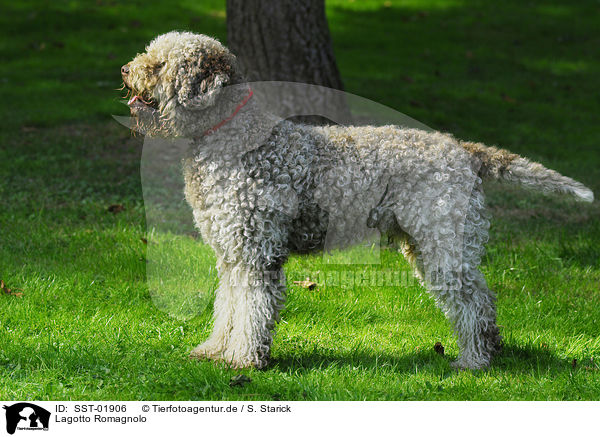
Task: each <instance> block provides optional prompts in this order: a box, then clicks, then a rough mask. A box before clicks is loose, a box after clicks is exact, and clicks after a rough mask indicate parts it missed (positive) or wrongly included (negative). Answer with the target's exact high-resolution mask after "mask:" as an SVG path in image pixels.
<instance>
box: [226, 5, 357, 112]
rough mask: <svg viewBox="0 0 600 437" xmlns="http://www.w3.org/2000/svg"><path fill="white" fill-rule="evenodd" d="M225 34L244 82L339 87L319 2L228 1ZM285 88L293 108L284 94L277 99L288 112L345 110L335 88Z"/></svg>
mask: <svg viewBox="0 0 600 437" xmlns="http://www.w3.org/2000/svg"><path fill="white" fill-rule="evenodd" d="M227 34H228V46H229V48H230V49H231V51H232V52H233V53H234V54H235V55H236V56H237V58H238V63H239V65H240V67H241V69H242V72H243V73H244V74H245V76H246V78H247V80H248V81H251V82H252V81H285V82H301V83H305V84H313V85H321V86H324V87H328V88H333V89H335V90H343V85H342V81H341V79H340V73H339V70H338V68H337V64H336V61H335V56H334V54H333V48H332V44H331V36H330V34H329V27H328V25H327V19H326V17H325V4H324V0H227ZM290 89H291V90H295V91H296V94H297V98H292V101H293V106H294V108H293V109H291V108H290V107H289V95H286V99H281V102H283V101H284V100H285V101H286V102H288V103H281V105H288V108H287V110H288V112H295V114H296V115H300V114H303V115H307V114H321V115H323V113H325V114H337V113H344V112H346V114H347V113H348V111H347V109H346V103H345V99H344V98H343V94H342V93H340V92H331V93H329V92H326V91H323V90H322V89H319V90H314V89H311V88H308V87H304V89H303V88H302V87H293V86H292V87H288V88H287V89H286V94H289V93H290ZM306 90H308V91H309V92H307V93H305V92H306ZM270 91H271V90H270ZM292 94H293V92H292ZM315 109H316V110H315ZM304 121H307V120H306V119H305V120H304ZM311 121H312V122H314V121H315V120H314V119H312V120H311ZM335 121H338V120H335Z"/></svg>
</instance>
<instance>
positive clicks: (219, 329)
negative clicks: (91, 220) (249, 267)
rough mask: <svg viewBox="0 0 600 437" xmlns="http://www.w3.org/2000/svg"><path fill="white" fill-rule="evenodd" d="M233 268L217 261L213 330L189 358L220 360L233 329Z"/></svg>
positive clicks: (234, 298)
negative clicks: (217, 277) (217, 283)
mask: <svg viewBox="0 0 600 437" xmlns="http://www.w3.org/2000/svg"><path fill="white" fill-rule="evenodd" d="M233 270H234V269H233V266H232V265H230V264H227V263H224V262H222V261H221V260H218V261H217V271H218V272H219V286H218V287H217V289H216V291H215V303H214V314H213V330H212V333H211V334H210V336H209V337H208V339H207V340H206V341H205V342H204V343H202V344H200V345H199V346H197V347H196V348H195V349H194V350H192V352H191V353H190V357H191V358H197V359H213V360H220V359H221V358H222V356H223V353H224V351H225V349H227V343H228V342H229V337H230V336H231V331H232V329H233V313H234V308H235V300H236V296H235V295H234V290H235V288H234V287H232V286H231V285H232V283H233V281H234V279H232V274H233V273H234V272H233Z"/></svg>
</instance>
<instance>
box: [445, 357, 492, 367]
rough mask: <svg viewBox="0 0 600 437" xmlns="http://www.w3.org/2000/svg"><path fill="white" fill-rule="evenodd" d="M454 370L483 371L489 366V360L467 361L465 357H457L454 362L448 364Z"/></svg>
mask: <svg viewBox="0 0 600 437" xmlns="http://www.w3.org/2000/svg"><path fill="white" fill-rule="evenodd" d="M450 365H451V366H452V367H454V368H455V369H456V370H466V369H470V370H479V369H485V368H486V367H488V366H489V360H485V359H468V358H465V357H459V358H458V359H457V360H456V361H452V362H451V363H450Z"/></svg>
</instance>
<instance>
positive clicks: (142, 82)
mask: <svg viewBox="0 0 600 437" xmlns="http://www.w3.org/2000/svg"><path fill="white" fill-rule="evenodd" d="M121 74H122V76H123V80H124V83H125V86H126V87H127V88H128V90H129V91H130V93H131V95H132V97H131V99H130V100H129V103H128V104H129V106H130V109H131V113H132V116H133V117H134V118H135V119H136V120H137V122H138V126H142V128H143V130H144V132H146V133H147V134H148V135H153V136H175V137H181V138H188V139H190V142H191V143H192V145H193V153H192V154H191V155H190V156H189V157H188V158H187V159H186V160H185V161H184V171H183V172H184V177H185V184H186V188H185V195H186V199H187V201H188V203H189V204H190V205H191V207H192V209H193V215H194V221H195V224H196V226H197V227H198V229H199V230H200V232H201V235H202V238H203V240H204V241H205V242H206V243H208V244H209V245H210V246H211V247H212V248H213V250H214V251H215V254H216V257H217V270H218V273H219V287H218V289H217V291H216V297H215V304H214V328H213V332H212V334H211V335H210V337H209V338H208V340H206V341H205V342H204V343H203V344H201V345H199V346H198V347H196V348H195V349H194V350H193V351H192V352H191V356H192V357H196V358H209V359H214V360H222V361H225V362H227V363H229V364H231V365H232V366H234V367H248V366H255V367H258V368H261V367H264V366H265V365H266V364H267V361H268V358H269V352H270V347H271V342H272V335H273V330H274V327H275V323H276V321H277V320H278V317H279V312H280V311H281V309H282V307H283V303H284V298H285V280H284V275H283V265H284V263H285V262H286V260H287V258H288V256H289V254H290V253H293V252H309V251H313V250H320V249H323V248H324V247H328V246H329V243H328V242H327V241H329V240H331V241H333V243H332V244H333V246H344V245H347V244H349V243H352V242H356V241H359V240H360V238H362V237H363V236H364V235H363V234H361V232H359V231H355V230H356V229H364V228H368V227H370V228H377V229H378V230H379V231H381V232H385V233H387V234H392V235H393V236H395V237H397V239H398V240H399V241H400V246H401V249H402V252H403V253H404V255H405V256H406V257H407V259H408V260H409V262H410V263H411V265H412V266H413V268H414V270H415V273H416V275H417V276H418V277H419V279H420V280H421V281H422V283H423V284H424V286H426V287H427V289H428V291H429V292H430V293H431V294H432V295H433V296H434V298H435V300H436V302H437V304H438V306H439V307H440V308H441V309H442V310H443V311H444V312H445V314H446V316H447V317H448V319H449V320H450V321H451V323H452V324H453V326H454V329H455V332H456V334H457V336H458V343H459V348H460V353H459V357H458V359H457V361H456V362H455V363H454V364H455V365H456V366H457V367H461V368H481V367H484V366H487V365H488V364H489V363H490V360H491V358H492V356H493V355H494V353H496V352H497V351H498V350H499V348H500V345H501V337H500V335H499V331H498V327H497V325H496V307H495V296H494V293H493V292H492V291H491V290H489V289H488V287H487V285H486V281H485V278H484V277H483V275H482V273H481V272H480V271H479V270H478V266H479V264H480V261H481V256H482V254H483V251H484V244H485V243H486V241H487V238H488V228H489V221H488V219H487V215H486V213H485V208H484V196H483V192H482V188H481V182H482V178H493V179H499V180H504V181H509V182H514V183H517V184H520V185H525V186H528V187H531V188H534V189H538V190H541V191H544V192H557V193H565V194H569V195H571V196H574V197H575V198H578V199H580V200H584V201H588V202H591V201H592V200H593V194H592V192H591V191H590V190H589V189H588V188H586V187H585V186H583V185H582V184H580V183H579V182H576V181H574V180H572V179H570V178H568V177H565V176H562V175H560V174H558V173H557V172H555V171H552V170H549V169H546V168H544V167H543V166H542V165H540V164H537V163H533V162H530V161H528V160H527V159H525V158H522V157H520V156H518V155H515V154H513V153H510V152H508V151H506V150H501V149H497V148H494V147H486V146H484V145H482V144H478V143H471V142H463V141H459V140H456V139H455V138H453V137H452V136H451V135H447V134H442V133H435V132H426V131H422V130H418V129H403V128H399V127H397V126H382V127H374V126H360V127H346V126H339V125H331V126H312V125H306V124H302V123H295V122H292V121H280V122H278V123H276V124H270V123H272V117H271V118H270V115H269V113H268V112H266V111H265V110H263V109H262V107H261V105H260V104H259V102H258V101H257V99H256V98H252V90H251V89H250V88H249V87H248V86H247V85H241V86H237V87H236V86H235V85H239V84H243V83H244V78H243V76H242V75H241V73H240V72H239V69H238V67H237V64H236V58H235V56H234V55H233V54H231V53H230V52H229V51H228V49H227V48H225V47H224V46H223V45H221V44H220V43H219V42H218V41H216V40H215V39H213V38H210V37H208V36H205V35H197V34H193V33H187V32H170V33H167V34H165V35H161V36H159V37H157V38H156V39H154V40H153V41H152V42H151V43H150V44H149V45H148V47H147V48H146V52H145V53H142V54H138V55H137V56H136V57H135V58H134V59H133V60H132V61H131V62H129V63H128V64H126V65H124V66H123V67H122V69H121ZM227 90H229V91H230V92H227ZM266 120H267V121H266ZM253 144H255V145H253ZM249 145H251V146H249ZM332 236H333V237H332ZM331 241H329V242H331ZM333 246H329V247H333Z"/></svg>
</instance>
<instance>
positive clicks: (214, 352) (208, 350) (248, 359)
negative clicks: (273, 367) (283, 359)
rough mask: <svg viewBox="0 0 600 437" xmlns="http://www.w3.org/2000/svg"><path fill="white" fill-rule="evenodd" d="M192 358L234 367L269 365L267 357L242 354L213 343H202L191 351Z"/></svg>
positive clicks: (262, 366) (245, 367)
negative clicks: (261, 357)
mask: <svg viewBox="0 0 600 437" xmlns="http://www.w3.org/2000/svg"><path fill="white" fill-rule="evenodd" d="M190 358H191V359H196V360H211V361H215V362H220V363H224V364H226V365H228V366H229V367H231V368H233V369H247V368H252V367H253V368H255V369H262V368H264V367H266V366H267V364H268V360H267V359H266V358H263V359H260V358H258V357H257V356H256V354H241V353H236V351H233V350H228V349H223V348H222V347H219V345H215V344H213V343H209V342H206V343H202V344H201V345H199V346H197V347H196V348H195V349H194V350H192V351H191V352H190Z"/></svg>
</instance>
